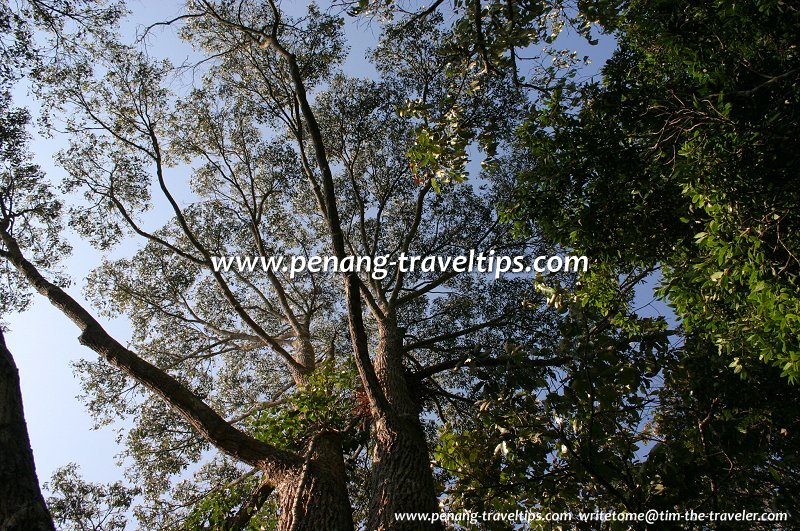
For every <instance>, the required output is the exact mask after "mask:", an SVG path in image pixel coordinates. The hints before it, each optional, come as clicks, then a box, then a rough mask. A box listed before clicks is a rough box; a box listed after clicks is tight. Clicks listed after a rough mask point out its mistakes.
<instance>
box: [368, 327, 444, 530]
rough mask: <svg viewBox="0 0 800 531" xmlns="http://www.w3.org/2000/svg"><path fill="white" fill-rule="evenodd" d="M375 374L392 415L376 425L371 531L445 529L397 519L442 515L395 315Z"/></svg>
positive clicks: (382, 330)
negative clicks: (404, 515) (406, 515)
mask: <svg viewBox="0 0 800 531" xmlns="http://www.w3.org/2000/svg"><path fill="white" fill-rule="evenodd" d="M379 332H380V338H379V346H378V351H377V353H376V356H375V372H376V373H377V375H378V379H379V380H380V383H381V386H382V388H383V390H384V393H385V394H386V398H387V401H388V402H389V405H390V407H391V410H392V411H391V412H390V414H388V415H385V416H383V417H381V418H378V419H374V421H373V427H372V429H373V441H374V443H375V447H374V451H373V455H372V462H373V468H372V476H371V477H372V480H371V489H370V504H369V521H368V522H367V528H368V529H370V530H381V529H385V530H388V529H425V530H430V529H440V528H441V524H439V523H436V524H433V523H429V522H419V521H417V522H410V521H405V522H401V521H397V520H396V518H395V514H396V513H429V514H433V513H438V512H439V505H438V502H437V499H436V490H435V488H434V482H433V473H432V471H431V464H430V455H429V453H428V443H427V441H426V440H425V433H424V431H423V430H422V424H421V423H420V420H419V414H420V407H419V404H418V402H417V400H416V399H415V398H414V397H413V396H412V395H411V393H410V391H409V389H408V384H407V381H406V375H405V369H404V367H403V363H402V338H401V337H400V334H399V331H398V328H397V325H396V322H394V320H393V319H392V318H391V317H389V318H388V319H387V320H386V321H385V322H384V323H381V325H380V327H379Z"/></svg>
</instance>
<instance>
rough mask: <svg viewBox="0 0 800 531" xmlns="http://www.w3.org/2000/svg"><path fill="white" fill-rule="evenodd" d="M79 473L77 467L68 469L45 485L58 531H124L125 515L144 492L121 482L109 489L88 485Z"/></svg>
mask: <svg viewBox="0 0 800 531" xmlns="http://www.w3.org/2000/svg"><path fill="white" fill-rule="evenodd" d="M78 470H79V467H78V465H76V464H74V463H71V464H69V465H66V466H64V467H62V468H59V469H58V470H56V471H55V472H54V473H53V477H52V478H51V479H50V481H49V482H47V483H45V484H44V488H45V489H46V490H49V491H50V492H51V493H52V496H50V497H49V498H47V506H48V507H49V508H50V512H51V514H52V515H53V520H54V521H55V522H56V524H57V525H58V528H59V529H63V530H65V531H72V530H75V531H77V530H84V529H104V530H106V531H112V530H117V529H119V530H122V529H125V528H126V525H127V522H128V519H127V515H126V513H127V511H128V509H129V508H130V507H131V504H132V503H133V501H134V499H135V497H136V496H138V495H139V494H140V493H141V489H139V488H137V487H126V486H125V485H124V484H123V483H122V482H120V481H117V482H116V483H111V484H108V485H101V484H97V483H88V482H86V481H84V480H83V479H82V478H81V476H80V473H79V472H78Z"/></svg>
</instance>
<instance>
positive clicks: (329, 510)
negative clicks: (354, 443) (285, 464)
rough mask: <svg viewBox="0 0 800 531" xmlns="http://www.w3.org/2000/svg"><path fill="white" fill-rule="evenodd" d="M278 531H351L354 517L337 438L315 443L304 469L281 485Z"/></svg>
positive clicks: (330, 436) (324, 437)
mask: <svg viewBox="0 0 800 531" xmlns="http://www.w3.org/2000/svg"><path fill="white" fill-rule="evenodd" d="M277 490H278V494H279V497H280V502H279V503H280V516H279V521H278V531H306V530H308V531H316V530H319V529H326V530H330V531H351V530H352V529H353V514H352V509H351V507H350V497H349V495H348V493H347V475H346V472H345V467H344V459H343V456H342V447H341V442H340V441H339V436H338V435H337V434H330V433H327V434H322V435H319V436H317V437H316V438H315V439H314V440H313V441H312V443H311V447H310V449H309V453H308V460H307V462H306V465H305V466H304V467H303V469H302V470H301V471H300V472H299V473H298V474H297V475H293V476H290V477H288V478H287V479H286V480H285V481H284V483H283V484H282V485H278V488H277Z"/></svg>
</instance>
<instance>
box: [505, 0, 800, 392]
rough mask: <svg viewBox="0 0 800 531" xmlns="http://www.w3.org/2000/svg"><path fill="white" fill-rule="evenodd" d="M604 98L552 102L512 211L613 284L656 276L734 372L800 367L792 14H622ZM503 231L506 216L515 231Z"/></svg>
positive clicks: (715, 7)
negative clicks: (598, 265) (650, 270)
mask: <svg viewBox="0 0 800 531" xmlns="http://www.w3.org/2000/svg"><path fill="white" fill-rule="evenodd" d="M621 15H622V16H621V17H620V18H619V19H618V20H617V21H616V22H615V24H616V27H617V28H618V30H619V31H618V38H619V50H618V51H617V52H616V53H615V55H614V57H613V58H612V59H611V60H610V61H609V63H608V64H607V65H606V67H605V68H604V70H603V83H602V84H591V85H587V86H584V87H582V88H581V89H580V90H579V91H578V92H575V93H572V94H571V95H570V94H567V95H560V96H559V97H558V98H554V99H553V100H552V101H551V102H550V105H549V107H548V108H546V109H544V110H542V111H539V112H537V113H536V114H535V115H533V116H532V117H531V119H530V120H529V122H528V124H527V126H526V127H525V128H524V129H523V135H522V144H523V145H525V146H526V147H527V148H529V149H530V150H531V156H532V158H533V160H534V164H533V167H532V168H531V170H530V171H529V172H527V173H526V174H525V175H524V176H523V178H522V183H524V185H525V188H524V189H523V191H522V193H521V194H520V196H519V197H518V199H517V202H516V203H514V204H510V205H509V206H510V209H511V210H512V211H514V212H516V214H517V216H518V219H521V220H524V219H527V217H528V216H533V217H534V218H535V219H536V220H537V222H539V223H541V226H542V228H543V229H544V230H545V232H546V233H547V234H548V235H550V236H551V237H552V238H554V239H555V240H556V241H557V242H559V243H560V244H562V245H565V246H569V247H571V248H575V249H578V250H580V251H582V252H584V253H586V254H588V255H589V256H592V257H593V258H595V260H599V261H602V262H606V263H608V264H615V267H617V268H619V270H622V271H624V270H629V269H631V268H635V267H644V268H647V267H652V266H655V265H656V264H658V265H659V266H660V267H661V268H662V275H663V280H664V289H663V291H662V294H663V295H664V296H666V298H667V300H668V301H669V302H670V303H671V304H672V305H673V306H674V308H675V310H676V312H677V314H678V316H679V317H680V318H681V319H682V321H683V324H684V325H685V327H686V329H687V330H689V331H692V332H693V333H696V334H699V335H701V336H703V337H704V338H706V339H707V340H709V341H712V342H714V343H715V344H716V345H717V346H718V348H719V352H720V353H723V354H725V355H726V356H727V357H728V359H729V360H733V363H732V365H733V366H735V367H736V370H737V371H739V372H742V374H746V372H747V366H748V365H750V364H751V363H752V362H754V361H757V360H761V361H764V362H767V363H768V364H770V365H774V366H777V367H779V368H780V369H781V371H782V374H783V376H785V377H788V378H789V379H790V380H792V381H793V380H794V379H796V378H797V376H798V375H799V374H800V372H798V360H800V342H799V340H798V338H799V337H800V335H799V333H800V328H798V326H800V324H798V319H797V315H798V307H799V305H800V299H798V296H797V294H798V289H797V288H798V285H797V282H798V280H797V276H798V274H800V261H798V259H797V256H798V249H800V241H798V240H797V238H796V230H795V228H796V227H797V223H798V218H797V214H796V212H797V211H798V209H797V206H798V204H799V203H800V197H799V196H798V189H800V187H798V186H797V168H798V155H797V153H798V149H799V148H800V146H798V142H797V135H796V134H795V133H794V131H795V130H796V129H797V124H798V118H800V115H798V111H797V109H798V104H799V103H800V88H799V87H798V82H797V79H798V69H797V65H798V52H797V49H796V46H795V45H794V35H796V33H797V30H798V27H800V14H798V10H797V9H796V7H794V6H791V5H789V4H785V3H783V2H759V3H755V4H750V3H744V4H738V3H737V4H729V3H727V2H712V3H702V4H694V3H688V2H656V3H651V2H631V3H630V4H629V5H628V6H627V7H626V8H625V9H624V10H622V12H621ZM512 217H513V216H512Z"/></svg>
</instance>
